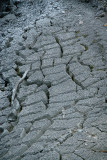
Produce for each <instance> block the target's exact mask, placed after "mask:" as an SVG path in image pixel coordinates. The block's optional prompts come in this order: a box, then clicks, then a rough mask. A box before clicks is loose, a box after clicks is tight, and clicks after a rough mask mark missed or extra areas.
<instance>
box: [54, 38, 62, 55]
mask: <svg viewBox="0 0 107 160" xmlns="http://www.w3.org/2000/svg"><path fill="white" fill-rule="evenodd" d="M55 40H56V43H58V45H59V47H60V50H61V54H60V57H61V58H62V57H63V48H62V46H61V44H60V42H59V39H58V37H56V36H55Z"/></svg>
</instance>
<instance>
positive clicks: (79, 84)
mask: <svg viewBox="0 0 107 160" xmlns="http://www.w3.org/2000/svg"><path fill="white" fill-rule="evenodd" d="M66 72H67V74H68V75H69V76H70V77H71V79H72V80H73V81H74V82H75V84H76V85H78V86H80V87H81V88H82V89H83V90H84V89H85V87H84V86H83V85H82V84H81V82H79V81H78V80H77V79H76V78H75V76H74V74H73V73H71V72H70V71H69V64H67V65H66Z"/></svg>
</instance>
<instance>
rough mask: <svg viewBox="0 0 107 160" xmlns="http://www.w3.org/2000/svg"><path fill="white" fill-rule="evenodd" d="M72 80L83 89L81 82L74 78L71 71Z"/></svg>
mask: <svg viewBox="0 0 107 160" xmlns="http://www.w3.org/2000/svg"><path fill="white" fill-rule="evenodd" d="M72 80H73V81H74V82H75V84H76V85H78V86H80V87H81V88H82V89H83V90H84V89H85V87H84V86H83V85H82V84H81V82H79V81H78V80H77V79H75V76H74V74H73V73H72Z"/></svg>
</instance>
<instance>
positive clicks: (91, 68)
mask: <svg viewBox="0 0 107 160" xmlns="http://www.w3.org/2000/svg"><path fill="white" fill-rule="evenodd" d="M77 60H78V62H79V63H80V64H81V65H82V66H87V67H89V69H90V72H92V71H93V69H94V66H92V65H88V64H84V62H82V61H81V60H80V56H78V57H77Z"/></svg>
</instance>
